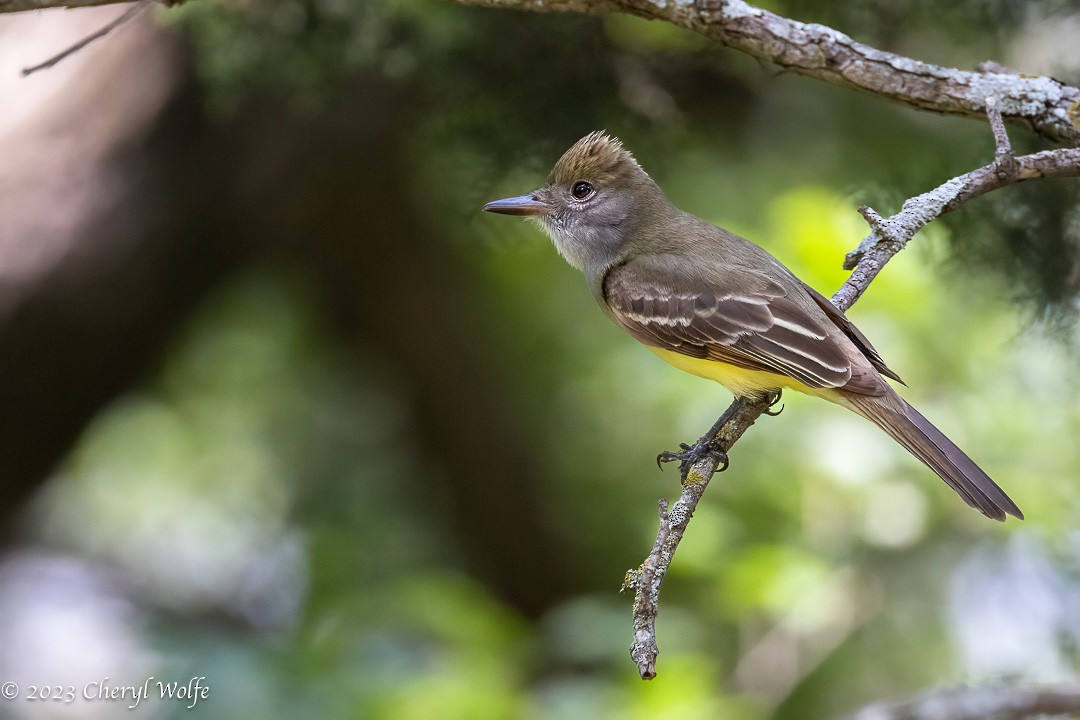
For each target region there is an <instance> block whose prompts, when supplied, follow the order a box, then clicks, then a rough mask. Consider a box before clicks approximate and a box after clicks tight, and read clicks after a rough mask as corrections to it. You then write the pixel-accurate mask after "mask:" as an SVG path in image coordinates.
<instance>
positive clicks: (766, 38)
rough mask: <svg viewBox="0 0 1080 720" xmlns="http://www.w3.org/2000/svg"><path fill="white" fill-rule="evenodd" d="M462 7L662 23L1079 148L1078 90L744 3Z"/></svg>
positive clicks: (528, 2) (615, 1)
mask: <svg viewBox="0 0 1080 720" xmlns="http://www.w3.org/2000/svg"><path fill="white" fill-rule="evenodd" d="M458 1H459V2H462V3H465V4H469V5H482V6H485V7H493V8H514V9H518V10H533V11H538V12H576V13H585V14H591V15H601V14H606V13H612V12H625V13H629V14H632V15H637V16H639V17H643V18H647V19H650V20H665V21H667V22H670V23H671V24H673V25H677V26H678V27H681V28H686V29H688V30H692V31H694V32H697V33H700V34H701V35H704V36H705V37H707V38H709V39H711V40H715V41H716V42H718V43H721V44H723V45H726V46H728V47H731V48H735V49H736V50H741V51H742V52H745V53H747V54H749V55H752V56H753V57H755V58H759V59H761V60H769V61H772V62H774V63H776V64H777V65H779V66H780V67H783V68H784V69H786V70H790V71H791V72H794V73H798V74H800V75H808V76H810V77H815V78H818V79H819V80H825V81H826V82H830V83H833V84H836V85H842V86H844V87H848V88H853V89H856V90H863V91H865V92H869V93H873V94H874V95H878V96H881V97H885V98H889V99H891V100H895V101H897V102H901V103H904V104H906V105H910V106H912V107H916V108H919V109H922V110H930V111H933V112H939V113H945V114H949V115H964V116H968V117H978V116H980V115H982V113H983V107H984V102H985V99H986V98H987V97H990V96H996V97H998V98H1000V102H1001V112H1002V115H1003V116H1004V118H1005V119H1006V120H1007V121H1008V122H1010V123H1012V124H1014V125H1019V126H1021V127H1025V128H1028V129H1030V130H1033V131H1035V132H1037V133H1039V134H1040V135H1043V136H1044V137H1047V138H1050V139H1052V140H1055V141H1057V142H1061V143H1065V144H1070V145H1075V144H1077V143H1080V88H1076V87H1073V86H1071V85H1066V84H1065V83H1062V82H1060V81H1058V80H1055V79H1053V78H1050V77H1025V76H1022V75H1020V74H1018V73H1014V72H1011V71H1008V70H1007V69H1006V68H1004V67H1002V66H1000V65H993V64H991V65H984V67H985V68H986V70H984V71H979V72H975V71H967V70H960V69H958V68H950V67H943V66H940V65H931V64H929V63H924V62H920V61H918V60H914V59H912V58H908V57H904V56H902V55H896V54H894V53H889V52H885V51H882V50H878V49H876V48H873V47H870V46H868V45H864V44H862V43H859V42H856V41H855V40H853V39H851V38H850V37H848V36H847V35H844V34H843V33H841V32H837V31H836V30H833V29H832V28H829V27H826V26H824V25H818V24H814V23H803V22H798V21H796V20H789V19H788V18H784V17H781V16H779V15H775V14H773V13H771V12H769V11H767V10H762V9H761V8H756V7H753V6H751V5H748V4H747V3H745V2H743V0H679V1H677V2H669V1H668V0H458Z"/></svg>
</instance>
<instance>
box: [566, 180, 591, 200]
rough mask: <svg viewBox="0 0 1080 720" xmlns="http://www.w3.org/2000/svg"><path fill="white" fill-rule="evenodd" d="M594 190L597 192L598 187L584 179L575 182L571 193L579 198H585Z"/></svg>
mask: <svg viewBox="0 0 1080 720" xmlns="http://www.w3.org/2000/svg"><path fill="white" fill-rule="evenodd" d="M594 192H596V188H594V187H593V186H592V185H591V184H589V183H587V182H585V181H584V180H581V181H579V182H576V183H574V187H573V188H571V189H570V193H571V194H572V195H573V196H574V197H576V198H577V199H578V200H584V199H585V198H587V197H589V196H590V195H592V194H593V193H594Z"/></svg>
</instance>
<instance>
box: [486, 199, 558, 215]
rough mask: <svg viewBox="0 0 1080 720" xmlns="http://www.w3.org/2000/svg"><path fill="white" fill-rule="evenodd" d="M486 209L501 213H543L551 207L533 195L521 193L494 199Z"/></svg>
mask: <svg viewBox="0 0 1080 720" xmlns="http://www.w3.org/2000/svg"><path fill="white" fill-rule="evenodd" d="M484 209H485V210H487V211H488V212H493V213H499V214H501V215H543V214H545V213H547V212H548V211H550V210H551V207H549V206H548V205H547V203H542V202H540V201H539V200H537V199H535V198H534V197H533V196H532V195H520V196H518V197H512V198H506V199H505V200H492V201H491V202H489V203H488V204H487V205H485V206H484Z"/></svg>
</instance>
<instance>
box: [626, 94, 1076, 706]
mask: <svg viewBox="0 0 1080 720" xmlns="http://www.w3.org/2000/svg"><path fill="white" fill-rule="evenodd" d="M984 107H985V112H986V113H987V116H988V118H989V120H990V126H991V129H992V130H993V133H994V140H995V157H994V161H993V162H992V163H990V164H989V165H986V166H984V167H981V168H979V169H977V170H972V171H971V172H969V173H966V174H964V175H960V176H959V177H955V178H952V179H951V180H948V181H947V182H945V183H942V184H941V185H940V186H938V187H937V188H934V189H933V190H931V191H929V192H926V193H923V194H922V195H919V196H917V197H914V198H911V199H910V200H908V201H907V202H905V203H904V205H903V207H902V208H901V210H900V212H898V213H896V214H895V215H893V216H892V217H889V218H883V217H881V216H880V215H879V214H878V213H876V212H875V211H873V210H872V209H870V208H867V207H863V208H859V211H860V212H861V213H862V215H863V217H864V218H865V219H866V221H867V224H868V225H869V226H870V230H871V232H870V234H869V235H868V236H867V237H866V238H865V239H864V240H863V241H862V242H861V243H859V246H858V247H857V248H856V249H855V250H854V251H852V252H851V253H849V254H848V256H847V258H846V259H845V263H844V266H845V268H847V269H849V270H852V273H851V275H850V276H849V277H848V279H847V280H846V281H845V282H844V284H843V285H842V286H841V287H840V289H839V290H837V291H836V293H835V294H834V295H833V296H832V298H831V299H832V302H833V304H834V305H836V306H837V307H838V308H840V309H841V310H845V311H846V310H847V309H848V308H850V307H851V306H852V305H853V304H854V303H855V301H856V300H858V299H859V297H860V296H861V295H862V294H863V292H864V291H865V290H866V288H868V287H869V286H870V283H871V282H872V281H873V279H874V278H875V277H876V276H877V274H878V272H880V271H881V269H882V267H884V266H885V263H887V262H888V261H889V260H890V259H891V258H892V257H893V256H894V255H896V253H898V252H900V250H902V249H903V248H904V247H905V246H906V245H907V243H908V241H909V240H911V238H912V237H914V236H915V234H916V233H917V232H919V230H921V229H922V228H923V227H924V226H925V225H926V224H927V223H929V222H930V221H932V220H934V219H935V218H937V217H940V216H941V215H943V214H944V213H946V212H949V211H950V210H955V209H956V208H958V207H959V206H960V205H962V204H963V203H965V202H967V201H968V200H971V199H972V198H975V197H978V196H979V195H982V194H984V193H987V192H990V191H991V190H995V189H997V188H1001V187H1005V186H1007V185H1013V184H1016V183H1019V182H1023V181H1025V180H1031V179H1033V178H1039V177H1080V148H1060V149H1055V150H1047V151H1044V152H1040V153H1034V154H1032V155H1024V156H1021V157H1016V156H1015V155H1014V154H1013V150H1012V146H1011V145H1010V144H1009V140H1008V136H1007V135H1006V134H1005V130H1004V125H1003V123H1002V118H1001V115H1000V111H999V103H998V101H997V99H996V98H987V99H986V100H984ZM769 405H770V400H769V399H761V400H748V399H746V398H737V399H736V400H735V402H734V403H732V404H731V406H730V407H729V408H728V409H727V410H726V411H725V412H724V415H723V416H721V421H723V422H718V424H719V425H720V429H719V431H718V432H717V434H716V435H715V438H714V440H713V441H712V447H714V448H716V449H717V450H720V451H722V452H724V453H727V452H728V451H729V450H730V449H731V447H732V445H734V444H735V441H737V440H738V439H739V438H740V437H742V434H743V433H744V432H746V430H747V428H749V427H750V426H751V425H753V424H754V422H755V421H756V420H757V419H758V418H759V417H761V415H762V414H763V413H765V412H767V411H768V409H769ZM706 437H707V436H706ZM703 440H704V438H703ZM717 467H718V463H717V460H716V459H715V458H713V457H707V458H704V459H702V460H699V461H698V462H697V463H696V464H694V465H693V466H691V467H684V468H682V472H683V482H682V492H681V494H680V496H679V499H678V501H676V503H675V505H674V506H673V508H672V510H671V512H670V513H667V512H665V510H664V508H663V506H662V507H661V518H660V533H659V534H658V536H657V540H656V544H655V545H654V548H653V552H652V553H650V555H649V557H648V558H647V559H646V561H645V562H644V563H643V564H642V566H641V567H640V568H638V569H636V570H632V571H630V573H628V574H627V579H626V582H625V583H624V588H633V589H634V591H635V598H634V643H633V645H631V647H630V656H631V659H632V660H633V661H634V663H635V664H636V665H637V668H638V673H639V674H640V675H641V677H642V679H644V680H651V679H652V678H654V677H656V658H657V656H658V655H659V652H660V651H659V647H658V645H657V643H656V628H655V620H656V614H657V610H658V607H659V595H660V585H661V583H662V582H663V579H664V575H665V573H666V572H667V568H668V565H669V564H670V563H671V560H672V558H673V557H674V555H675V550H676V549H677V548H678V546H679V543H680V542H681V541H682V538H683V534H684V532H685V531H686V527H687V524H688V523H689V521H690V517H691V516H692V515H693V513H694V509H695V508H696V507H697V504H698V502H699V501H700V500H701V497H702V495H703V494H704V492H705V488H706V487H707V486H708V484H709V481H710V480H712V477H713V475H714V474H715V473H716V471H717ZM905 717H906V716H905ZM965 717H966V716H965ZM860 720H865V719H862V718H860Z"/></svg>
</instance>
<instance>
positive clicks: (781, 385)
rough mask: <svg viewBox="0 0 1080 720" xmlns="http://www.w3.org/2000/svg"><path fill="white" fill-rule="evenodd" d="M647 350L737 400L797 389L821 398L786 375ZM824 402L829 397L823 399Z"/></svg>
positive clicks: (654, 348) (657, 349) (814, 390)
mask: <svg viewBox="0 0 1080 720" xmlns="http://www.w3.org/2000/svg"><path fill="white" fill-rule="evenodd" d="M646 347H648V348H649V349H650V350H652V351H653V352H654V353H656V355H657V357H659V358H660V359H661V360H663V361H664V362H666V363H668V364H669V365H674V366H675V367H677V368H679V369H680V370H683V371H684V372H688V373H690V374H691V375H697V376H698V377H703V378H705V379H706V380H713V381H715V382H718V383H720V384H721V385H723V386H724V387H726V388H727V389H728V390H730V391H731V392H733V393H735V396H736V397H759V396H761V395H763V394H764V393H767V392H770V391H773V390H779V389H791V390H798V391H799V392H801V393H806V394H808V395H816V396H819V397H820V396H822V395H821V391H820V390H818V389H817V388H812V387H809V386H808V385H806V384H804V383H801V382H799V381H798V380H796V379H794V378H790V377H787V376H786V375H779V374H777V373H771V372H764V371H762V370H747V369H745V368H741V367H736V366H735V365H729V364H728V363H723V362H717V361H716V360H702V359H701V358H692V357H690V356H689V355H683V354H682V353H677V352H672V351H671V350H664V349H663V348H658V347H650V346H648V345H646ZM826 399H831V398H828V397H826Z"/></svg>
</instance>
